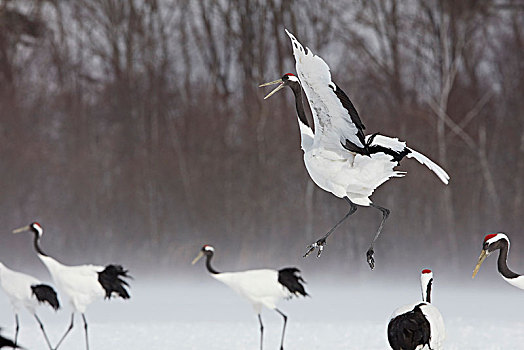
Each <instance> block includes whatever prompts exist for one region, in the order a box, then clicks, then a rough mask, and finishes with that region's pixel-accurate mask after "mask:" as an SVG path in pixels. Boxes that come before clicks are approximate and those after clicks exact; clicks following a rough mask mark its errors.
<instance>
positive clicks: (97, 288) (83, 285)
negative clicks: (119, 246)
mask: <svg viewBox="0 0 524 350" xmlns="http://www.w3.org/2000/svg"><path fill="white" fill-rule="evenodd" d="M25 231H29V232H32V233H33V234H34V240H33V244H34V248H35V250H36V253H37V255H38V257H39V258H40V260H41V261H42V263H43V264H44V265H45V266H46V267H47V270H48V271H49V274H50V275H51V277H52V278H53V281H54V282H55V284H56V286H57V288H58V289H59V291H60V292H61V293H62V294H65V295H67V296H68V298H69V301H70V302H71V306H72V307H73V312H72V314H71V323H70V325H69V327H68V328H67V330H66V331H65V333H64V335H63V336H62V338H61V339H60V341H59V342H58V344H57V345H56V347H55V350H57V349H58V347H59V346H60V344H62V342H63V341H64V339H65V338H66V336H67V335H68V334H69V332H70V331H71V330H72V329H73V323H74V316H75V312H80V313H81V314H82V319H83V321H84V331H85V342H86V349H87V350H89V337H88V334H87V320H86V317H85V312H86V308H87V306H88V305H89V304H91V303H92V302H94V301H95V300H97V299H104V298H106V299H110V298H111V297H112V296H114V295H117V296H119V297H121V298H123V299H129V293H128V292H127V290H126V289H125V286H127V285H128V284H127V282H126V281H124V280H123V279H122V278H125V277H129V276H128V275H127V271H126V270H124V268H123V267H122V266H120V265H107V266H96V265H78V266H67V265H64V264H62V263H60V262H58V261H57V260H55V259H54V258H52V257H50V256H49V255H47V254H46V253H44V252H43V251H42V249H41V248H40V238H41V237H42V234H43V233H44V229H43V228H42V226H41V225H40V224H39V223H37V222H33V223H31V224H30V225H28V226H24V227H21V228H19V229H16V230H14V231H13V233H20V232H25Z"/></svg>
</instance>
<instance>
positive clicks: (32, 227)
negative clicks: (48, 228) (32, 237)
mask: <svg viewBox="0 0 524 350" xmlns="http://www.w3.org/2000/svg"><path fill="white" fill-rule="evenodd" d="M26 231H31V232H33V233H34V234H36V235H38V237H41V236H42V234H43V233H44V229H43V228H42V225H40V224H39V223H38V222H36V221H35V222H32V223H30V224H29V225H27V226H24V227H20V228H17V229H16V230H13V233H20V232H26Z"/></svg>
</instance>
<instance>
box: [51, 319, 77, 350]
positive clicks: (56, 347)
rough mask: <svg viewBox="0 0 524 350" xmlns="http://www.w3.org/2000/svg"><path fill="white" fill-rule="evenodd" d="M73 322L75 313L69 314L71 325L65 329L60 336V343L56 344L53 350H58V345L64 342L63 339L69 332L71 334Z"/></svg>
mask: <svg viewBox="0 0 524 350" xmlns="http://www.w3.org/2000/svg"><path fill="white" fill-rule="evenodd" d="M74 320H75V313H74V312H72V313H71V323H70V324H69V327H68V328H67V329H66V331H65V333H64V335H63V336H62V338H60V341H59V342H58V344H56V346H55V350H58V347H59V346H60V344H62V342H63V341H64V339H65V337H66V336H67V335H68V334H69V332H71V329H73V322H74Z"/></svg>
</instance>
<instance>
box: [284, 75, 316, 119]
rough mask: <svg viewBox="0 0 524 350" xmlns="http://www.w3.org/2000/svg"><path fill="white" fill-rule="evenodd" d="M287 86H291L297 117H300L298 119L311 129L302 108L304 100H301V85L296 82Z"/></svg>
mask: <svg viewBox="0 0 524 350" xmlns="http://www.w3.org/2000/svg"><path fill="white" fill-rule="evenodd" d="M289 87H291V90H293V94H294V95H295V107H296V109H297V115H298V119H300V121H301V122H302V123H304V125H306V126H308V127H309V128H310V129H313V128H312V126H311V125H309V121H308V120H307V117H306V111H305V110H304V102H303V100H302V87H301V86H300V84H298V83H296V84H293V85H289Z"/></svg>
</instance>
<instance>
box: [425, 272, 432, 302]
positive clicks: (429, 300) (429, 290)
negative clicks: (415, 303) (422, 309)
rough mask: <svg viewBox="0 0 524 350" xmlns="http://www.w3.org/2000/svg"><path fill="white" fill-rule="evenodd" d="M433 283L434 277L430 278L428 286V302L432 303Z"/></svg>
mask: <svg viewBox="0 0 524 350" xmlns="http://www.w3.org/2000/svg"><path fill="white" fill-rule="evenodd" d="M432 285H433V278H432V279H430V280H429V282H428V286H427V288H426V302H428V303H431V286H432Z"/></svg>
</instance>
